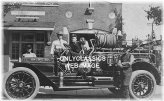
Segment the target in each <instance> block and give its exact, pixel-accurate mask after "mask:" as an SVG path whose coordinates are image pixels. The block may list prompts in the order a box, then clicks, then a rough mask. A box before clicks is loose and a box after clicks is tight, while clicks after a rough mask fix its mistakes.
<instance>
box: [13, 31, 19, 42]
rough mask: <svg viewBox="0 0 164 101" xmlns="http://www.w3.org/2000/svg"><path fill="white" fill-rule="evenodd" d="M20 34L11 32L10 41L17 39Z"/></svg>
mask: <svg viewBox="0 0 164 101" xmlns="http://www.w3.org/2000/svg"><path fill="white" fill-rule="evenodd" d="M19 39H20V36H19V33H12V41H19Z"/></svg>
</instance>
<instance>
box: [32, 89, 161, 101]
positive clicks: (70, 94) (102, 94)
mask: <svg viewBox="0 0 164 101" xmlns="http://www.w3.org/2000/svg"><path fill="white" fill-rule="evenodd" d="M161 95H162V86H157V88H156V92H155V94H154V96H153V97H152V99H154V100H161V99H162V96H161ZM63 98H64V99H118V98H117V96H116V95H114V94H113V93H112V92H111V91H109V90H108V89H107V88H102V89H82V90H70V91H56V92H54V91H53V90H52V88H49V87H46V88H40V90H39V93H38V95H37V96H36V98H35V99H63Z"/></svg>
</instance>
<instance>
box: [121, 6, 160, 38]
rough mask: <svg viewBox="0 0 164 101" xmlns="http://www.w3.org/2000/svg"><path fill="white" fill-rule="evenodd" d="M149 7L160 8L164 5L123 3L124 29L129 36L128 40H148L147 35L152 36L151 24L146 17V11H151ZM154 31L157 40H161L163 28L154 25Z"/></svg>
mask: <svg viewBox="0 0 164 101" xmlns="http://www.w3.org/2000/svg"><path fill="white" fill-rule="evenodd" d="M149 5H153V6H160V7H162V4H151V3H140V4H139V3H138V4H136V3H123V4H122V17H123V22H124V26H123V29H124V31H125V33H126V34H127V40H132V38H135V37H138V38H139V39H141V40H145V39H147V37H146V36H147V35H148V34H151V29H152V27H151V25H150V24H148V23H151V22H152V21H151V20H150V21H148V19H147V17H146V15H147V14H146V12H145V11H144V10H148V9H149ZM154 31H155V35H156V39H160V34H161V33H162V26H161V25H160V26H156V25H154Z"/></svg>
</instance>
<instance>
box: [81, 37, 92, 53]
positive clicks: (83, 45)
mask: <svg viewBox="0 0 164 101" xmlns="http://www.w3.org/2000/svg"><path fill="white" fill-rule="evenodd" d="M80 44H81V49H82V52H83V54H87V53H88V52H89V50H90V47H89V44H88V41H87V40H86V39H85V38H84V37H81V38H80Z"/></svg>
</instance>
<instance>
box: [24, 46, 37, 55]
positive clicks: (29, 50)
mask: <svg viewBox="0 0 164 101" xmlns="http://www.w3.org/2000/svg"><path fill="white" fill-rule="evenodd" d="M22 57H23V58H26V57H36V54H35V53H32V47H31V45H27V46H26V53H24V54H23V55H22Z"/></svg>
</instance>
